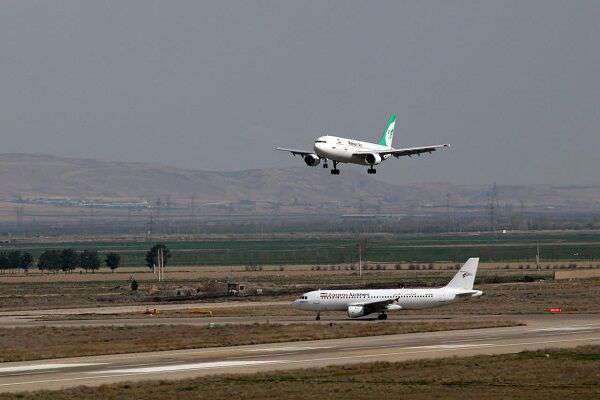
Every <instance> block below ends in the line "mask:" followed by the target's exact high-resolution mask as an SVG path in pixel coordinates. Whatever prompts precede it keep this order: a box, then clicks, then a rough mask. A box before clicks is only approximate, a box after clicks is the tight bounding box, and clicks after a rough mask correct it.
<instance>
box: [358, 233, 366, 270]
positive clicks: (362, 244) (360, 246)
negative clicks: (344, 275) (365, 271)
mask: <svg viewBox="0 0 600 400" xmlns="http://www.w3.org/2000/svg"><path fill="white" fill-rule="evenodd" d="M366 248H367V243H366V240H365V239H364V238H359V239H358V276H359V277H361V278H362V256H363V253H364V252H365V251H366Z"/></svg>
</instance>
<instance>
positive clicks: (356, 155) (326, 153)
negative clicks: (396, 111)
mask: <svg viewBox="0 0 600 400" xmlns="http://www.w3.org/2000/svg"><path fill="white" fill-rule="evenodd" d="M395 125H396V116H395V115H393V114H392V116H390V120H389V121H388V123H387V125H386V127H385V130H384V131H383V134H382V135H381V138H380V139H379V142H378V143H369V142H361V141H359V140H353V139H346V138H342V137H337V136H321V137H318V138H316V139H315V144H314V149H313V151H303V150H296V149H288V148H285V147H276V148H275V150H281V151H287V152H289V153H291V154H292V155H294V156H297V155H299V156H302V158H303V159H304V162H305V163H306V165H308V166H309V167H316V166H317V165H319V163H320V162H321V160H323V168H327V167H328V166H327V161H328V160H331V161H332V162H333V169H332V170H331V174H332V175H339V174H340V170H339V169H338V168H337V165H338V163H351V164H358V165H368V166H369V168H368V169H367V173H369V174H375V173H377V170H376V169H375V165H378V164H380V163H381V162H383V161H384V160H387V159H388V158H390V157H391V156H394V157H396V158H398V157H401V156H409V157H410V156H413V155H415V154H417V155H421V154H422V153H432V152H434V151H436V150H438V149H442V148H446V147H450V145H449V144H440V145H434V146H424V147H407V148H403V149H396V148H394V147H392V142H393V140H394V127H395Z"/></svg>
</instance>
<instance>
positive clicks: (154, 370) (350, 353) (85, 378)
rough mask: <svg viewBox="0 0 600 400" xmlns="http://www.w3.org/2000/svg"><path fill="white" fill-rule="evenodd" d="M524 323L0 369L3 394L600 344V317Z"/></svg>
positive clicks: (14, 365)
mask: <svg viewBox="0 0 600 400" xmlns="http://www.w3.org/2000/svg"><path fill="white" fill-rule="evenodd" d="M523 319H526V317H523ZM527 323H528V325H527V326H518V327H510V328H488V329H474V330H462V331H446V332H431V333H418V334H403V335H390V336H375V337H362V338H346V339H334V340H320V341H306V342H288V343H278V344H262V345H253V346H236V347H222V348H213V349H192V350H177V351H163V352H151V353H137V354H122V355H110V356H94V357H77V358H69V359H54V360H42V361H29V362H18V363H3V364H0V391H12V392H16V391H25V390H38V389H61V388H67V387H73V386H79V385H101V384H106V383H115V382H123V381H139V380H148V379H151V380H157V379H182V378H189V377H197V376H203V375H211V374H224V373H228V374H229V373H252V372H259V371H273V370H287V369H294V368H312V367H322V366H327V365H339V364H350V363H358V362H372V361H406V360H411V359H420V358H435V357H448V356H469V355H476V354H500V353H512V352H518V351H522V350H533V349H541V348H548V347H574V346H579V345H589V344H600V316H599V315H546V316H537V317H534V318H530V319H529V320H528V321H527Z"/></svg>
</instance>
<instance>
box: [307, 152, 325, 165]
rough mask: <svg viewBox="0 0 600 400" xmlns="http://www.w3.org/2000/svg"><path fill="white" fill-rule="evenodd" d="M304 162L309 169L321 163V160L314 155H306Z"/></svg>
mask: <svg viewBox="0 0 600 400" xmlns="http://www.w3.org/2000/svg"><path fill="white" fill-rule="evenodd" d="M304 162H305V163H306V165H308V166H309V167H316V166H317V165H319V163H320V162H321V159H320V158H319V156H318V155H316V154H307V155H305V156H304Z"/></svg>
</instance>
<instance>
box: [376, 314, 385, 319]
mask: <svg viewBox="0 0 600 400" xmlns="http://www.w3.org/2000/svg"><path fill="white" fill-rule="evenodd" d="M377 319H380V320H384V319H387V314H386V313H381V314H379V315H378V316H377Z"/></svg>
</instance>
